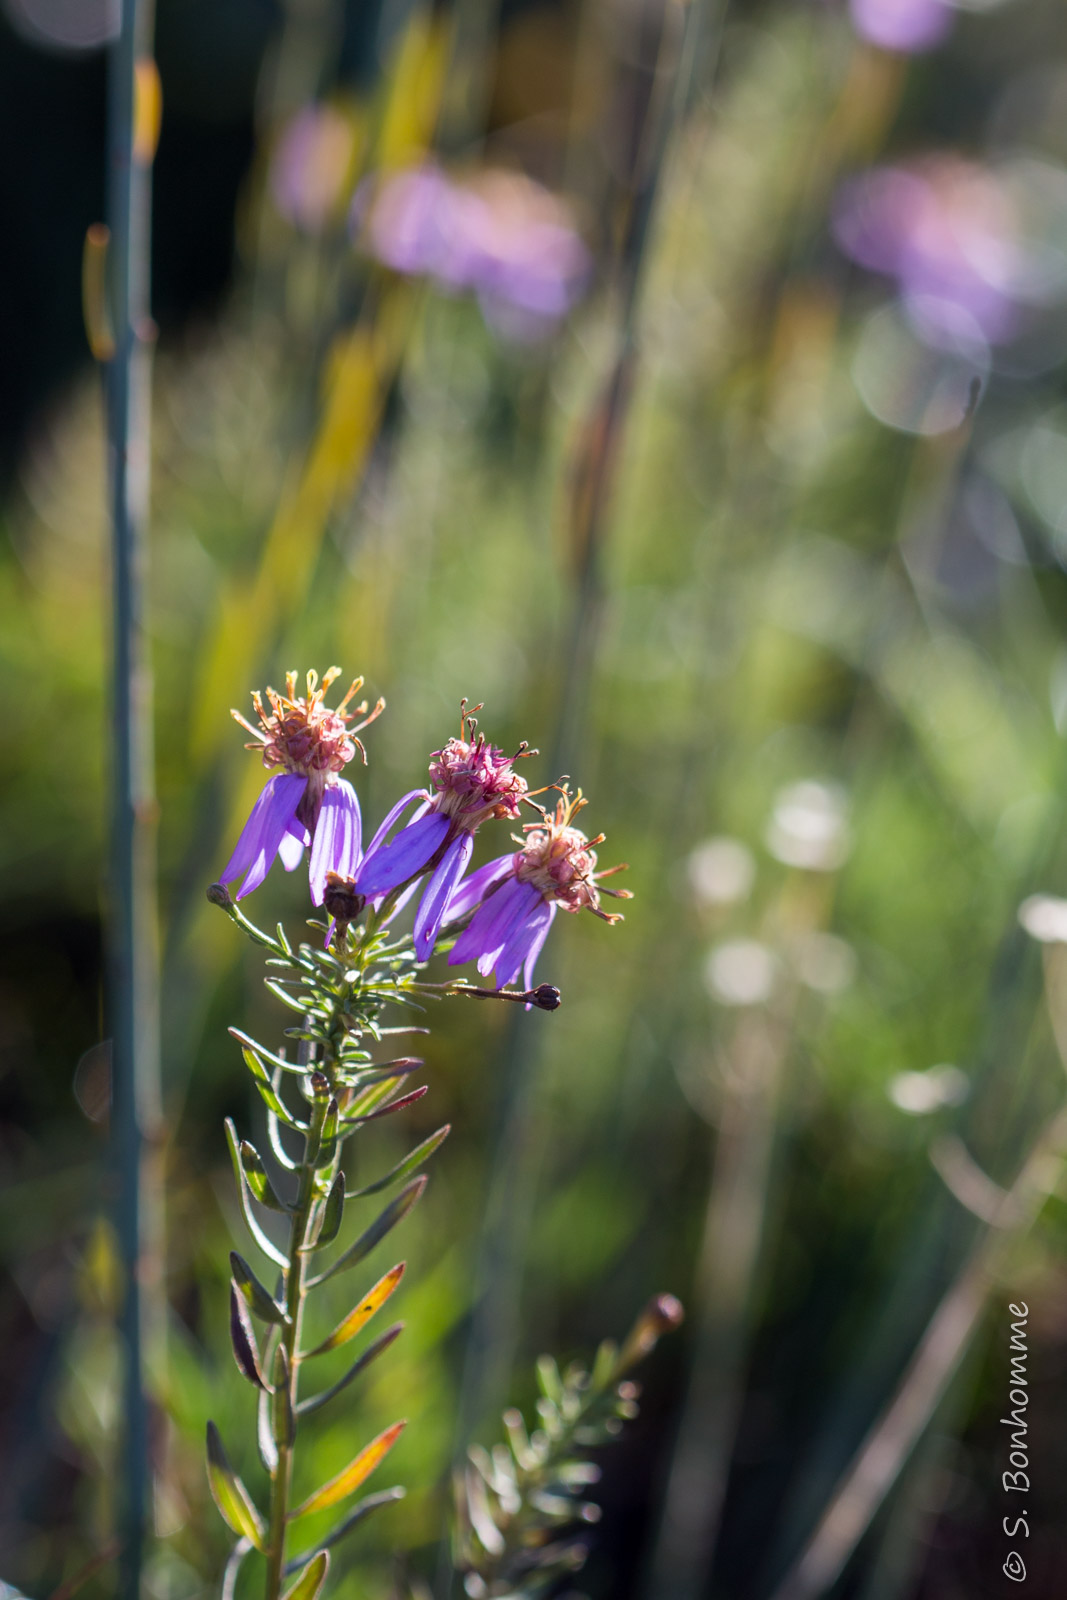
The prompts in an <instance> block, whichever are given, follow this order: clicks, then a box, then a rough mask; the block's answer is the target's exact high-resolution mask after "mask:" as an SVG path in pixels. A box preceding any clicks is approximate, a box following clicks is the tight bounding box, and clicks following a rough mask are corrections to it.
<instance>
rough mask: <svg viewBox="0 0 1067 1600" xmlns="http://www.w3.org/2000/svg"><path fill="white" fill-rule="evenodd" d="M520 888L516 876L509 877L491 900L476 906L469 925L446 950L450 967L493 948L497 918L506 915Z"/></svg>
mask: <svg viewBox="0 0 1067 1600" xmlns="http://www.w3.org/2000/svg"><path fill="white" fill-rule="evenodd" d="M521 888H522V885H521V884H520V883H519V881H518V879H517V878H509V879H507V881H506V882H505V883H504V884H503V885H502V887H501V888H499V889H498V890H497V891H496V893H495V894H494V895H493V897H492V899H491V900H486V901H484V902H483V903H482V905H480V906H479V907H478V909H477V911H476V912H475V913H474V916H473V918H472V920H471V922H470V925H469V927H467V928H465V929H464V930H463V932H462V933H461V934H460V936H459V938H458V939H457V940H456V942H455V944H454V945H453V946H452V949H451V950H450V951H449V952H448V964H449V966H450V967H455V966H458V965H459V963H460V962H461V961H476V960H477V959H478V957H479V956H481V955H482V953H483V952H484V951H485V950H487V949H491V948H494V944H493V940H494V937H495V929H496V923H497V920H498V919H499V918H500V917H501V916H504V917H506V916H507V915H508V908H509V907H510V906H511V904H512V902H513V901H514V899H515V896H516V895H517V894H518V893H519V890H520V889H521Z"/></svg>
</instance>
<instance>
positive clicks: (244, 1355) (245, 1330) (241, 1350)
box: [230, 1283, 266, 1389]
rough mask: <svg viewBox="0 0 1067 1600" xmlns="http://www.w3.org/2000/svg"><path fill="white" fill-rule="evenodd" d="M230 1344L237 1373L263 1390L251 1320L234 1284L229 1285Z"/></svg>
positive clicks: (246, 1306) (263, 1384)
mask: <svg viewBox="0 0 1067 1600" xmlns="http://www.w3.org/2000/svg"><path fill="white" fill-rule="evenodd" d="M230 1343H231V1344H232V1345H233V1356H234V1360H235V1361H236V1362H237V1368H238V1371H239V1372H241V1373H243V1375H244V1376H245V1377H246V1378H247V1379H248V1381H249V1383H254V1384H255V1385H256V1387H257V1388H259V1389H265V1388H266V1384H265V1383H264V1381H263V1374H262V1372H261V1371H260V1370H259V1349H258V1347H257V1345H256V1335H255V1332H254V1330H253V1328H252V1318H251V1317H250V1316H249V1314H248V1304H247V1302H246V1300H245V1298H244V1296H243V1295H240V1294H238V1292H237V1285H236V1284H235V1283H231V1284H230Z"/></svg>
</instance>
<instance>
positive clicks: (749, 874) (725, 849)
mask: <svg viewBox="0 0 1067 1600" xmlns="http://www.w3.org/2000/svg"><path fill="white" fill-rule="evenodd" d="M688 872H689V886H690V888H691V889H692V891H693V898H694V899H695V900H696V901H697V903H698V904H699V905H709V906H727V905H732V904H733V903H734V902H735V901H737V900H743V899H744V898H745V896H746V895H747V894H748V892H749V890H750V889H751V888H752V881H753V879H754V878H755V876H756V862H755V859H754V857H753V855H752V852H751V850H749V849H748V847H747V846H746V845H743V844H742V843H741V841H740V840H739V839H728V838H725V837H719V838H715V839H705V841H704V843H703V844H698V845H697V847H696V849H695V850H694V851H693V853H692V854H691V855H690V857H689V862H688Z"/></svg>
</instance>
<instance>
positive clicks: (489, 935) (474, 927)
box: [443, 788, 630, 989]
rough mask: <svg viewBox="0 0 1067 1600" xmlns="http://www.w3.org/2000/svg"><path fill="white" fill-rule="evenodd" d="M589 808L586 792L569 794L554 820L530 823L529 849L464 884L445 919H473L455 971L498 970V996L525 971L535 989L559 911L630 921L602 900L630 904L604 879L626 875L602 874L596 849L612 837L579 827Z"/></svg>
mask: <svg viewBox="0 0 1067 1600" xmlns="http://www.w3.org/2000/svg"><path fill="white" fill-rule="evenodd" d="M531 803H532V802H531ZM585 804H586V801H585V799H584V798H583V796H582V793H581V790H579V791H578V793H577V794H575V795H572V794H571V793H570V791H569V790H568V789H566V788H564V789H563V790H562V791H561V793H560V798H559V800H558V802H557V804H556V808H555V812H554V813H550V812H548V811H543V812H542V814H541V820H540V821H539V822H531V823H527V824H526V827H525V829H524V830H523V831H524V833H525V835H526V837H525V839H523V840H521V841H517V842H519V843H521V846H522V848H521V849H519V850H517V851H514V852H513V853H512V854H510V855H506V856H501V857H499V859H498V860H496V861H490V862H489V863H488V864H487V865H486V866H484V867H481V868H480V869H479V870H478V871H477V872H474V873H472V874H471V876H470V877H469V878H468V879H467V881H466V882H465V883H462V884H460V885H459V887H458V888H457V889H456V891H455V892H454V894H453V895H452V898H451V900H450V901H449V904H448V908H447V912H446V915H445V917H444V919H443V920H444V921H446V922H458V921H460V920H461V919H462V918H463V917H465V916H469V915H470V914H471V912H473V916H472V917H471V921H470V925H469V926H468V927H467V928H466V929H465V930H464V931H463V932H462V933H461V934H460V936H459V938H458V939H457V940H456V943H455V945H454V946H453V948H452V951H451V952H450V954H449V957H448V959H449V963H450V965H453V966H455V965H457V964H458V963H460V962H463V961H477V963H478V971H479V972H480V973H481V974H482V976H483V977H485V976H487V975H488V974H489V973H490V972H493V971H494V969H495V972H496V985H497V988H498V989H499V988H503V987H504V986H505V985H506V984H509V983H511V982H513V981H514V979H515V978H516V977H517V975H518V973H519V971H520V970H521V969H524V980H523V981H524V983H525V985H526V988H527V989H529V988H530V986H531V981H532V978H533V970H534V965H535V963H536V961H537V957H538V956H539V955H540V953H541V947H542V945H543V944H544V942H545V939H546V938H547V937H548V930H549V928H550V927H551V926H552V923H553V921H554V920H555V916H556V912H557V910H559V909H560V908H562V909H563V910H564V911H571V912H575V911H582V910H586V911H591V912H592V913H593V915H594V916H597V917H600V918H601V919H602V920H603V921H604V922H620V921H621V920H622V918H621V916H620V915H619V913H618V912H608V911H604V910H603V909H602V907H601V904H600V896H601V895H602V894H609V895H613V896H615V897H616V898H618V899H622V900H628V899H630V894H629V891H628V890H626V889H605V888H603V887H602V885H601V883H600V880H601V879H602V878H607V877H610V876H611V875H612V874H613V873H615V872H622V871H623V870H624V868H623V867H622V866H618V867H609V868H607V869H606V870H603V871H600V872H598V871H597V858H596V850H595V846H596V845H598V844H602V843H603V840H604V835H603V834H602V833H599V834H597V835H596V836H595V837H594V838H592V839H590V838H588V837H587V836H586V834H584V833H583V832H582V830H581V829H580V828H577V827H575V825H574V819H575V817H576V816H577V815H578V813H579V811H581V810H582V808H583V807H584V806H585Z"/></svg>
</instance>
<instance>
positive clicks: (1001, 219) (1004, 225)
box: [834, 156, 1048, 347]
mask: <svg viewBox="0 0 1067 1600" xmlns="http://www.w3.org/2000/svg"><path fill="white" fill-rule="evenodd" d="M834 233H835V235H836V237H837V241H838V243H839V245H840V246H841V248H842V249H843V250H844V251H845V252H846V254H848V255H849V256H851V257H852V259H853V260H854V261H858V262H859V263H860V264H861V265H862V266H865V267H868V268H871V269H872V270H874V271H876V272H882V273H885V274H886V275H887V276H889V277H891V278H893V279H895V280H896V283H897V286H898V288H899V290H900V294H901V298H902V300H903V304H904V309H905V310H906V311H907V313H908V316H909V319H910V320H911V322H912V323H913V325H914V326H915V328H916V331H917V332H918V333H919V334H920V336H921V337H922V338H924V339H925V340H926V342H927V343H928V344H933V345H945V344H948V345H949V346H953V347H954V346H955V345H956V344H957V343H958V342H959V340H960V339H961V337H963V338H965V337H967V336H968V335H969V337H970V339H971V340H972V341H974V340H977V341H978V342H979V343H981V342H985V343H987V344H994V345H995V344H1003V343H1005V342H1007V341H1009V340H1011V339H1012V338H1014V337H1015V335H1016V334H1017V333H1019V331H1020V328H1021V324H1022V319H1023V314H1024V307H1026V306H1027V305H1038V304H1041V303H1042V302H1043V301H1044V300H1047V298H1048V286H1047V285H1046V283H1045V281H1044V278H1043V277H1042V274H1041V272H1040V265H1041V261H1040V253H1039V247H1038V246H1037V245H1036V244H1035V242H1033V241H1030V240H1027V238H1026V237H1025V233H1024V229H1023V227H1022V219H1021V217H1020V201H1019V197H1017V196H1016V195H1015V193H1014V192H1013V190H1012V186H1011V184H1010V183H1009V182H1006V181H1003V180H1002V179H1001V178H1000V177H998V175H997V174H995V173H994V172H992V171H989V170H988V169H986V168H984V167H981V166H979V165H978V164H977V163H975V162H970V161H964V160H962V159H961V158H959V157H955V156H937V157H933V158H930V159H927V160H926V161H923V162H917V163H916V164H915V165H913V166H911V167H878V168H875V169H874V170H872V171H871V172H868V173H865V174H864V175H863V176H862V177H859V178H856V179H853V180H852V181H851V182H849V183H847V184H845V185H844V186H843V188H842V189H841V191H840V193H839V195H838V197H837V200H836V203H835V207H834Z"/></svg>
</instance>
